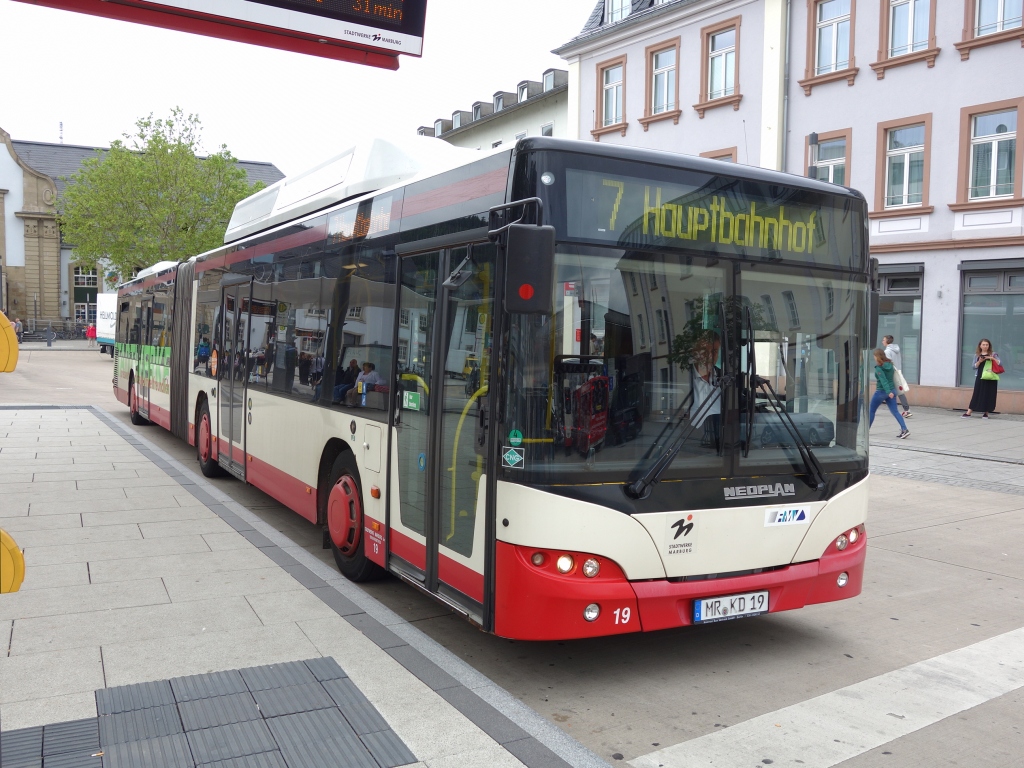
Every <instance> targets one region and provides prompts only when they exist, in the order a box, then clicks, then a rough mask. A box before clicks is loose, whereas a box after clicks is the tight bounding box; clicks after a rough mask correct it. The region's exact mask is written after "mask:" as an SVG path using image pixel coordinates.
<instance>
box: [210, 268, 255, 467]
mask: <svg viewBox="0 0 1024 768" xmlns="http://www.w3.org/2000/svg"><path fill="white" fill-rule="evenodd" d="M249 291H250V285H249V283H248V282H245V283H242V284H236V285H231V286H228V287H226V288H224V290H223V294H222V297H221V318H222V322H223V324H224V325H223V328H222V329H221V339H222V340H223V343H222V351H221V354H220V360H219V361H218V365H217V377H218V379H220V384H219V385H218V389H219V392H218V393H217V400H218V401H219V402H220V418H219V419H218V420H217V422H218V423H217V430H218V432H219V434H220V440H219V446H220V452H219V461H220V465H221V466H222V467H224V469H226V470H227V471H228V472H230V473H231V474H233V475H234V476H235V477H237V478H238V479H240V480H245V387H246V380H247V378H248V376H247V369H248V350H246V348H245V346H246V345H245V342H246V337H247V333H246V328H247V327H248V325H249Z"/></svg>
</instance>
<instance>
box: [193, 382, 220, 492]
mask: <svg viewBox="0 0 1024 768" xmlns="http://www.w3.org/2000/svg"><path fill="white" fill-rule="evenodd" d="M213 440H214V436H213V421H212V420H211V419H210V406H209V405H208V404H207V403H206V402H205V401H204V402H203V404H202V405H201V406H200V408H199V419H198V421H197V422H196V458H197V459H199V469H200V470H201V471H202V473H203V475H204V476H206V477H219V476H221V475H222V474H224V470H223V469H221V468H220V464H218V463H217V460H216V459H215V458H213Z"/></svg>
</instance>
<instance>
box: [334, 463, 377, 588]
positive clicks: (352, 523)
mask: <svg viewBox="0 0 1024 768" xmlns="http://www.w3.org/2000/svg"><path fill="white" fill-rule="evenodd" d="M327 487H328V488H330V493H329V494H328V497H327V532H328V533H329V534H330V540H331V551H332V552H334V561H335V562H336V563H337V564H338V570H339V571H341V573H342V575H344V576H345V577H346V578H347V579H349V580H350V581H371V580H372V579H378V578H380V577H381V576H383V575H384V569H383V568H381V567H380V566H379V565H377V564H376V563H375V562H373V561H372V560H370V559H369V558H368V557H367V556H366V553H365V552H364V550H363V548H364V547H365V546H366V537H365V536H364V535H363V496H362V488H361V487H360V484H359V470H358V468H357V467H356V464H355V461H354V460H353V459H352V457H351V455H349V454H346V453H343V454H340V455H339V456H338V457H337V458H336V459H335V460H334V466H333V467H331V474H330V479H329V481H328V486H327Z"/></svg>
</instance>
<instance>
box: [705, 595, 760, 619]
mask: <svg viewBox="0 0 1024 768" xmlns="http://www.w3.org/2000/svg"><path fill="white" fill-rule="evenodd" d="M759 613H768V591H767V590H765V591H763V592H744V593H743V594H740V595H726V596H725V597H705V598H702V599H700V600H694V601H693V623H694V624H710V623H711V622H713V621H728V620H729V619H740V618H743V617H744V616H757V615H758V614H759Z"/></svg>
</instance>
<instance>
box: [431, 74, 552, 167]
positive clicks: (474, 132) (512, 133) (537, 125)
mask: <svg viewBox="0 0 1024 768" xmlns="http://www.w3.org/2000/svg"><path fill="white" fill-rule="evenodd" d="M568 92H569V86H568V73H567V72H566V71H565V70H561V69H549V70H547V71H545V72H544V74H543V75H541V79H540V80H523V81H522V82H520V83H519V84H518V85H517V86H516V89H515V91H498V92H497V93H495V94H494V95H493V96H492V97H491V98H490V99H488V100H486V101H477V102H474V103H473V105H472V106H471V107H470V108H469V109H468V110H462V109H457V110H455V111H454V112H452V115H451V118H447V117H444V118H438V119H437V120H435V121H434V124H433V126H422V127H420V128H419V129H418V133H419V134H420V135H421V136H436V137H437V138H439V139H444V140H445V141H447V142H448V143H449V144H454V145H455V146H457V147H465V148H467V149H492V148H494V147H500V146H501V145H502V144H507V143H510V142H514V141H518V140H519V139H522V138H526V137H527V136H554V137H557V138H563V139H564V138H568V137H569V136H570V134H569V119H568V116H569V108H568V104H569V102H568Z"/></svg>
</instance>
